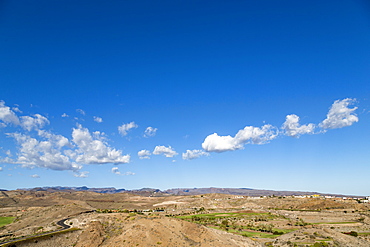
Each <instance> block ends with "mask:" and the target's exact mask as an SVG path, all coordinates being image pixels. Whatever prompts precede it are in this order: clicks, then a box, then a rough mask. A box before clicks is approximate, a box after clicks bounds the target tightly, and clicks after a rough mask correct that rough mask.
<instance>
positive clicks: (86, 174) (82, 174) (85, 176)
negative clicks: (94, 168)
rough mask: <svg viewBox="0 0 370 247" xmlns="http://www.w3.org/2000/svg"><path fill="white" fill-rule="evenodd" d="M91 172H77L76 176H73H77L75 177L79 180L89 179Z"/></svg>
mask: <svg viewBox="0 0 370 247" xmlns="http://www.w3.org/2000/svg"><path fill="white" fill-rule="evenodd" d="M89 173H90V172H88V171H83V172H80V171H79V172H75V173H74V174H73V176H75V177H77V178H87V177H88V174H89Z"/></svg>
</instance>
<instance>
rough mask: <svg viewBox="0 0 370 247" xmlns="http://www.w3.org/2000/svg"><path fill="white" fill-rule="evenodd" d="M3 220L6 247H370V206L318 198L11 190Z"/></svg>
mask: <svg viewBox="0 0 370 247" xmlns="http://www.w3.org/2000/svg"><path fill="white" fill-rule="evenodd" d="M138 191H139V190H138ZM140 192H145V193H143V194H141V193H140ZM140 194H141V195H140ZM153 195H155V196H153ZM0 217H14V220H13V222H12V223H10V224H8V225H5V226H3V227H1V228H0V242H6V241H9V240H11V239H15V240H17V239H19V238H21V237H24V239H22V240H21V241H18V242H13V243H8V244H4V245H3V246H7V245H8V246H16V247H19V246H24V247H25V246H41V247H42V246H71V247H72V246H79V247H82V246H86V247H87V246H89V247H94V246H96V247H98V246H99V247H100V246H101V247H103V246H370V204H368V203H360V201H359V200H349V199H346V200H344V199H342V198H325V197H323V196H318V195H314V196H307V197H291V196H275V195H274V196H269V197H260V196H259V197H249V196H240V195H233V194H217V193H211V194H201V195H173V194H163V193H162V192H159V191H155V190H154V191H150V190H148V189H145V190H142V191H139V194H135V193H133V192H132V191H129V192H127V191H123V192H121V193H97V192H92V191H88V190H83V191H82V190H52V191H50V190H40V189H37V190H15V191H1V193H0ZM0 219H1V218H0ZM58 221H63V222H64V223H65V224H66V225H67V226H69V227H70V228H69V229H67V230H65V229H63V227H61V226H60V225H59V224H58ZM40 234H43V235H42V236H40ZM0 246H1V245H0Z"/></svg>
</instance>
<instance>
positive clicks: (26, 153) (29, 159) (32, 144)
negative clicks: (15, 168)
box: [7, 133, 81, 171]
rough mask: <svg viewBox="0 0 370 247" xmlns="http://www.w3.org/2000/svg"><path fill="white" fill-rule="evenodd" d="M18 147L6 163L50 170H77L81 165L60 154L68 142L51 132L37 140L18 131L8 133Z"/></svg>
mask: <svg viewBox="0 0 370 247" xmlns="http://www.w3.org/2000/svg"><path fill="white" fill-rule="evenodd" d="M7 135H8V136H11V137H13V138H14V139H15V140H16V141H17V143H18V145H19V146H20V147H19V152H18V157H17V158H16V159H14V160H10V159H9V158H8V161H7V162H8V163H14V164H21V165H23V166H24V167H43V168H48V169H52V170H72V171H77V170H79V169H81V166H80V165H78V164H76V163H75V162H73V161H72V160H70V159H69V157H68V156H66V155H64V154H62V147H64V146H65V145H67V144H68V142H66V141H65V140H64V139H63V137H61V136H57V135H53V134H41V136H40V137H42V140H40V141H39V140H37V139H35V138H32V137H30V136H28V135H24V134H20V133H8V134H7Z"/></svg>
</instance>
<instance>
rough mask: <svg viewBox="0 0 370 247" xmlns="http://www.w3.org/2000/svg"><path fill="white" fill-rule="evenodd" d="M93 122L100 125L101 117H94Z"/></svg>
mask: <svg viewBox="0 0 370 247" xmlns="http://www.w3.org/2000/svg"><path fill="white" fill-rule="evenodd" d="M94 121H95V122H97V123H102V122H103V119H102V118H101V117H95V116H94Z"/></svg>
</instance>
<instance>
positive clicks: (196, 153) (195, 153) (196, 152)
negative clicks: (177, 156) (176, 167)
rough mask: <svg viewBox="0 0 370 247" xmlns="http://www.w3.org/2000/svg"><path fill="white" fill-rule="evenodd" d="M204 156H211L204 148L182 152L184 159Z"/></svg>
mask: <svg viewBox="0 0 370 247" xmlns="http://www.w3.org/2000/svg"><path fill="white" fill-rule="evenodd" d="M202 156H209V153H207V152H204V151H203V150H198V149H194V150H186V153H183V154H182V159H184V160H193V159H197V158H199V157H202Z"/></svg>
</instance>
